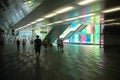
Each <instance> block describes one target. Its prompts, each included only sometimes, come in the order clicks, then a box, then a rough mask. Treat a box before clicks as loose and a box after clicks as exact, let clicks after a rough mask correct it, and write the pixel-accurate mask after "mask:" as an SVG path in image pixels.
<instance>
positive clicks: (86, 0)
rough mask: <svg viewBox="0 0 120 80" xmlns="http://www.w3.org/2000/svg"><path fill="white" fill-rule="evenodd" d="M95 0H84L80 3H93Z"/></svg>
mask: <svg viewBox="0 0 120 80" xmlns="http://www.w3.org/2000/svg"><path fill="white" fill-rule="evenodd" d="M94 1H95V0H84V1H81V2H79V3H78V5H86V4H89V3H92V2H94Z"/></svg>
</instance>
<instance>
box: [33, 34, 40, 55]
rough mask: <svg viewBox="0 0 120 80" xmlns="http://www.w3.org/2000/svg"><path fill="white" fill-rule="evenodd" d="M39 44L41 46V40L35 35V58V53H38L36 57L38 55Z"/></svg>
mask: <svg viewBox="0 0 120 80" xmlns="http://www.w3.org/2000/svg"><path fill="white" fill-rule="evenodd" d="M41 44H42V41H41V39H39V36H38V35H37V36H36V39H35V41H34V47H35V53H36V56H37V53H38V55H40V50H41Z"/></svg>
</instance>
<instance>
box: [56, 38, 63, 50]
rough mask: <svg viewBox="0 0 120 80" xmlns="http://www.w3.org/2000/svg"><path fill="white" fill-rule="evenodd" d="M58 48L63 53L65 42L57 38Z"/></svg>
mask: <svg viewBox="0 0 120 80" xmlns="http://www.w3.org/2000/svg"><path fill="white" fill-rule="evenodd" d="M57 47H58V51H62V52H63V40H62V39H60V38H59V37H58V38H57Z"/></svg>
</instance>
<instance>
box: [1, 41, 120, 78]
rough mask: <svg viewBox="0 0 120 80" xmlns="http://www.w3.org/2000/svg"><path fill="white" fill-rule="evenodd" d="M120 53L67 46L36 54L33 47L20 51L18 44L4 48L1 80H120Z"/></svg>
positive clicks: (97, 47)
mask: <svg viewBox="0 0 120 80" xmlns="http://www.w3.org/2000/svg"><path fill="white" fill-rule="evenodd" d="M119 65H120V53H113V52H107V53H104V51H103V48H100V47H99V46H98V45H76V44H66V45H65V46H64V52H58V51H57V48H56V46H55V45H54V46H53V47H50V48H48V49H47V51H46V52H45V51H44V47H42V50H41V55H40V57H36V56H35V54H34V48H33V45H31V44H29V43H28V44H27V46H26V49H24V50H23V49H22V47H21V49H20V51H19V52H18V51H17V50H16V46H15V44H12V43H9V44H7V45H5V46H4V47H0V80H120V67H119Z"/></svg>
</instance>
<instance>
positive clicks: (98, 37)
mask: <svg viewBox="0 0 120 80" xmlns="http://www.w3.org/2000/svg"><path fill="white" fill-rule="evenodd" d="M95 43H96V44H99V43H100V34H95Z"/></svg>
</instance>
